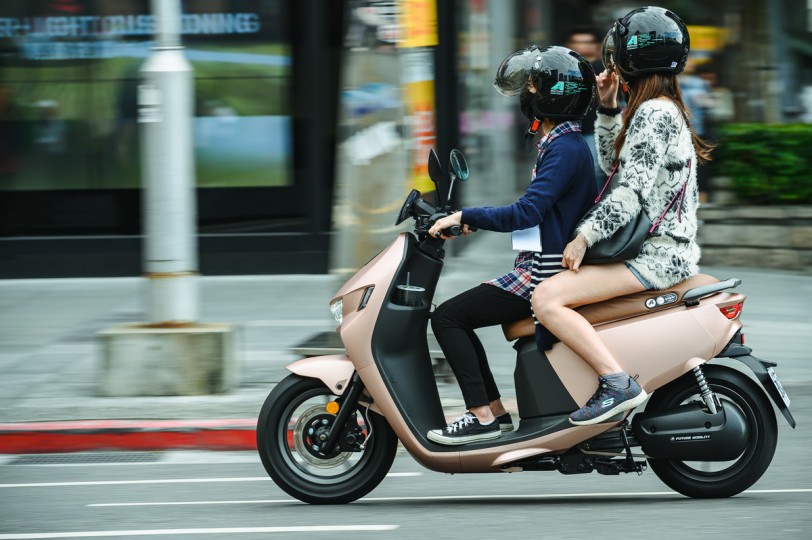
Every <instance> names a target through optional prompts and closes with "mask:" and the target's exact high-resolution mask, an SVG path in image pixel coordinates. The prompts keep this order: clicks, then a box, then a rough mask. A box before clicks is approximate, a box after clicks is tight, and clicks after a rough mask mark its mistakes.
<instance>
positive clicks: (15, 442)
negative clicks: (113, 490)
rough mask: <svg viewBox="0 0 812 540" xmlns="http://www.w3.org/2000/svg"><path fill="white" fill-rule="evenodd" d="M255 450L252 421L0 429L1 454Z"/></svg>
mask: <svg viewBox="0 0 812 540" xmlns="http://www.w3.org/2000/svg"><path fill="white" fill-rule="evenodd" d="M289 437H290V435H289ZM256 448H257V445H256V420H244V419H240V420H228V419H227V420H188V421H186V420H151V421H133V420H99V421H96V420H91V421H75V422H30V423H16V424H0V454H37V453H57V452H82V451H89V450H170V449H171V450H193V449H198V450H202V449H205V450H256Z"/></svg>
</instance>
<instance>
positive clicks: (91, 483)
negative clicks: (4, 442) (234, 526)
mask: <svg viewBox="0 0 812 540" xmlns="http://www.w3.org/2000/svg"><path fill="white" fill-rule="evenodd" d="M422 474H423V473H419V472H402V473H389V474H387V475H386V476H387V478H399V477H401V478H402V477H410V476H421V475H422ZM265 481H270V477H268V476H248V477H243V478H239V477H238V478H165V479H160V480H97V481H89V482H39V483H34V484H0V488H31V487H68V486H122V485H128V484H197V483H205V482H265Z"/></svg>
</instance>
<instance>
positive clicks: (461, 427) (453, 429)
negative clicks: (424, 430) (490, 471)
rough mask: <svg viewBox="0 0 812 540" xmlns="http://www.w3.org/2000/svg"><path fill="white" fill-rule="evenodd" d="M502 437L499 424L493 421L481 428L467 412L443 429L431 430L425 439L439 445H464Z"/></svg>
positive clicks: (474, 417)
mask: <svg viewBox="0 0 812 540" xmlns="http://www.w3.org/2000/svg"><path fill="white" fill-rule="evenodd" d="M501 436H502V430H501V429H500V427H499V422H497V421H494V422H491V423H490V424H488V425H486V426H483V425H482V424H480V423H479V419H477V417H476V416H474V415H473V414H472V413H470V412H467V413H465V414H464V415H463V416H461V417H459V418H457V419H456V420H454V421H453V422H451V423H450V424H448V425H447V426H446V427H444V428H443V429H432V430H431V431H429V432H428V435H427V437H428V438H429V440H430V441H434V442H436V443H440V444H466V443H471V442H477V441H487V440H488V439H498V438H499V437H501Z"/></svg>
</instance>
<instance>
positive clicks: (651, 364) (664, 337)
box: [288, 233, 745, 473]
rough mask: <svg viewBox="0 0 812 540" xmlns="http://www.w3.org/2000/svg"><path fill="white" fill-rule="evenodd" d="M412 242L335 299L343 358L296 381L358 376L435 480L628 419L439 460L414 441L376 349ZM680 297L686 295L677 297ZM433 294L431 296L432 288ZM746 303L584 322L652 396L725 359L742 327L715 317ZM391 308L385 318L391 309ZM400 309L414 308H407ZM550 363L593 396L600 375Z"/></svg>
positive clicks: (727, 301) (565, 359)
mask: <svg viewBox="0 0 812 540" xmlns="http://www.w3.org/2000/svg"><path fill="white" fill-rule="evenodd" d="M410 241H411V236H410V234H409V233H401V234H400V235H399V236H398V237H397V238H396V240H395V241H394V242H393V243H392V244H391V245H390V246H389V247H387V248H386V249H384V250H383V251H382V252H381V253H380V254H378V255H377V256H376V257H375V258H374V259H372V260H371V261H370V262H369V263H367V264H366V265H365V266H364V267H363V268H362V269H361V270H359V271H358V273H356V274H355V275H354V276H353V277H352V278H350V279H349V281H347V282H346V283H345V284H344V286H343V287H341V289H340V290H339V291H338V292H337V293H336V296H335V297H334V300H335V299H338V298H342V299H343V321H342V323H341V325H340V328H339V332H340V335H341V339H342V341H343V343H344V346H345V348H346V351H347V355H346V356H343V355H341V356H323V357H313V358H308V359H304V360H300V361H298V362H295V363H293V364H291V365H290V366H288V369H290V370H291V371H292V372H294V373H296V374H299V375H302V376H307V377H317V378H319V379H321V380H322V381H323V382H324V383H325V384H326V385H327V386H328V387H329V388H331V389H332V390H333V391H334V392H335V393H336V394H339V395H340V394H341V393H342V392H343V390H344V389H345V388H346V386H347V382H348V380H349V379H350V377H351V376H352V374H353V371H357V372H358V374H359V376H360V378H361V380H362V381H363V383H364V385H365V387H366V392H368V394H369V395H370V396H371V397H372V403H373V404H372V406H371V409H372V410H374V411H376V412H379V413H380V414H382V415H383V416H384V417H385V418H386V420H387V421H388V423H389V424H390V426H391V427H392V429H393V430H394V432H395V433H396V435H397V437H398V439H399V440H400V441H401V443H402V444H403V446H404V447H405V448H406V450H407V451H408V452H409V453H410V454H411V455H412V456H413V457H414V458H415V459H416V460H417V461H418V462H419V463H421V464H422V465H423V466H425V467H426V468H428V469H431V470H434V471H439V472H446V473H460V472H505V471H508V472H511V471H514V470H521V469H514V468H511V467H509V466H507V465H508V464H511V463H515V462H517V461H521V460H523V459H527V458H531V457H539V456H543V455H547V454H557V453H561V452H564V451H566V450H568V449H570V448H572V447H573V446H575V445H577V444H579V443H581V442H583V441H585V440H587V439H590V438H592V437H594V436H596V435H598V434H600V433H601V432H604V431H607V430H609V429H612V428H613V427H616V426H617V425H618V424H619V423H621V422H622V421H623V420H624V418H619V419H615V421H612V422H605V423H601V424H597V425H593V426H571V427H564V428H563V429H559V430H557V431H554V432H552V433H548V434H546V435H545V434H542V435H541V436H539V437H537V438H533V439H530V440H527V439H526V438H525V439H523V440H521V441H515V442H512V441H511V440H510V438H509V437H502V438H501V439H496V440H494V441H491V442H489V443H488V444H487V445H485V444H479V445H476V448H469V446H470V445H465V446H462V447H451V448H442V450H441V451H435V450H432V449H430V447H431V446H433V445H432V444H431V443H429V444H425V443H424V442H422V441H421V440H420V439H419V438H418V437H417V436H416V435H415V433H414V432H413V426H412V427H411V428H410V425H409V422H407V420H406V418H405V417H404V414H406V415H408V414H409V411H405V410H401V407H398V402H399V400H398V399H397V397H396V396H393V395H392V392H391V391H390V388H389V387H388V386H387V384H386V382H385V380H384V378H383V377H382V374H381V371H380V369H379V366H378V364H377V363H376V358H375V355H374V352H373V346H372V339H373V334H374V332H375V326H376V322H377V319H378V315H379V313H380V311H381V310H382V309H384V305H385V304H386V303H387V302H390V296H389V295H388V294H387V291H391V290H392V289H393V287H394V284H395V281H396V280H397V279H398V272H399V271H400V269H401V268H402V265H403V263H404V260H403V259H404V253H405V252H406V244H407V243H408V242H410ZM717 281H718V280H716V279H715V278H711V277H710V276H700V277H698V278H697V279H695V283H694V284H692V286H693V287H695V286H699V285H702V284H708V283H715V282H717ZM370 287H374V290H373V291H372V292H371V294H369V293H368V292H367V290H368V289H369V288H370ZM687 288H691V287H687ZM684 290H685V289H684V288H683V292H684ZM365 293H366V294H367V295H368V299H367V302H366V304H365V305H364V306H363V307H362V308H361V309H358V307H359V304H360V303H361V300H362V298H363V297H364V295H365ZM661 293H662V292H661V291H656V292H651V291H649V292H646V293H643V295H647V296H648V297H649V298H650V299H649V306H650V308H651V307H652V302H653V303H654V304H656V298H657V297H658V295H661ZM430 294H433V288H432V289H431V291H430ZM427 296H430V295H428V294H427ZM639 296H640V295H639ZM641 298H642V296H641ZM744 300H745V296H744V295H742V294H738V293H729V292H720V293H716V294H714V295H712V296H710V297H707V298H703V299H701V300H700V301H699V303H698V304H697V305H694V306H691V307H687V306H686V305H684V304H683V303H679V302H674V303H673V307H667V306H656V305H654V306H653V309H649V310H648V312H646V308H645V307H643V309H635V310H634V311H635V312H634V313H629V311H628V310H627V309H626V310H625V311H624V308H623V305H622V304H623V300H622V299H617V300H611V301H608V302H603V303H601V304H596V305H595V306H594V308H593V306H589V307H588V308H593V309H594V311H596V312H600V313H599V314H598V315H595V314H594V313H593V314H591V315H590V316H588V315H587V314H585V316H587V318H588V320H591V321H592V322H593V324H594V325H595V328H596V330H597V331H598V333H599V335H600V337H601V338H602V339H603V341H604V343H606V345H607V347H608V348H609V350H610V351H611V352H612V354H613V355H614V356H615V358H617V359H618V361H619V362H620V363H621V365H622V366H623V368H624V369H625V370H626V371H627V372H628V373H629V374H631V375H633V376H634V375H637V376H638V379H637V380H638V382H639V383H640V385H641V386H642V387H643V388H645V390H646V391H647V392H649V393H651V392H652V391H654V390H656V389H657V388H659V387H661V386H662V385H664V384H666V383H668V382H670V381H672V380H674V379H676V378H678V377H679V376H681V375H683V374H684V373H686V372H687V371H690V370H691V369H693V368H694V367H696V366H698V365H700V364H703V363H705V362H707V361H708V360H709V359H711V358H713V357H714V356H716V355H717V354H718V353H719V352H720V351H722V350H723V349H724V347H725V346H726V344H727V343H728V342H729V341H730V339H731V338H732V337H733V336H734V334H736V332H737V331H738V330H739V329H740V328H741V326H742V325H741V322H739V320H738V318H734V319H732V320H731V319H728V318H727V317H725V316H724V315H723V314H722V312H721V311H720V308H724V307H726V306H731V305H735V304H738V303H741V302H743V301H744ZM430 302H431V298H430V297H427V298H424V304H423V308H425V309H426V312H427V311H428V306H430ZM643 302H644V300H643ZM389 308H390V309H391V305H390V306H389ZM399 308H402V309H411V308H408V307H405V306H399ZM658 308H660V309H658ZM426 319H427V317H426ZM595 321H597V324H596V322H595ZM424 330H425V326H424ZM530 330H532V327H531V328H530ZM524 333H525V334H526V333H527V330H525V332H524ZM506 334H508V331H507V330H506ZM509 337H511V336H509ZM426 354H427V353H426ZM546 355H547V358H548V359H549V362H550V365H551V366H552V368H553V370H554V371H555V374H556V375H557V376H558V377H559V378H560V380H561V382H562V384H563V386H564V387H565V388H566V390H567V392H569V394H570V395H571V396H572V398H573V400H574V401H575V402H577V403H578V404H583V403H585V402H586V401H587V399H588V398H589V397H590V396H591V395H592V393H593V392H594V390H595V384H596V383H595V381H596V379H597V375H596V373H595V372H594V371H593V370H592V369H591V368H590V367H589V365H588V364H587V363H586V362H584V361H583V360H582V359H581V358H580V357H579V356H578V355H576V354H575V353H573V352H572V351H571V350H570V349H569V348H568V347H566V346H565V345H564V344H563V343H557V344H556V345H554V346H553V348H552V349H551V350H549V351H547V353H546ZM415 368H417V367H416V366H415ZM429 368H430V367H429ZM431 427H433V428H439V427H441V425H437V426H431ZM435 448H436V446H435Z"/></svg>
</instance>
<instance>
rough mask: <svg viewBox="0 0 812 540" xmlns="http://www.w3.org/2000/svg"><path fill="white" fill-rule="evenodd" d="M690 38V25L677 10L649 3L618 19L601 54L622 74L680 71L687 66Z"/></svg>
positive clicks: (604, 41)
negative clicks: (688, 26)
mask: <svg viewBox="0 0 812 540" xmlns="http://www.w3.org/2000/svg"><path fill="white" fill-rule="evenodd" d="M690 47H691V40H690V38H689V37H688V28H687V27H686V26H685V23H684V22H682V19H680V18H679V17H678V16H677V15H676V14H675V13H674V12H672V11H668V10H667V9H663V8H661V7H656V6H647V7H641V8H637V9H635V10H632V11H630V12H629V13H627V14H626V16H625V17H623V18H622V19H618V20H617V21H615V23H614V25H612V28H610V29H609V33H608V34H607V35H606V38H604V40H603V50H602V51H601V57H602V58H603V63H604V65H606V66H607V68H608V67H609V66H610V65H616V66H617V67H618V69H619V70H620V73H621V74H622V75H625V76H626V77H634V76H636V75H644V74H646V73H674V74H676V73H680V72H682V70H683V69H685V62H686V61H687V60H688V51H689V50H690Z"/></svg>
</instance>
